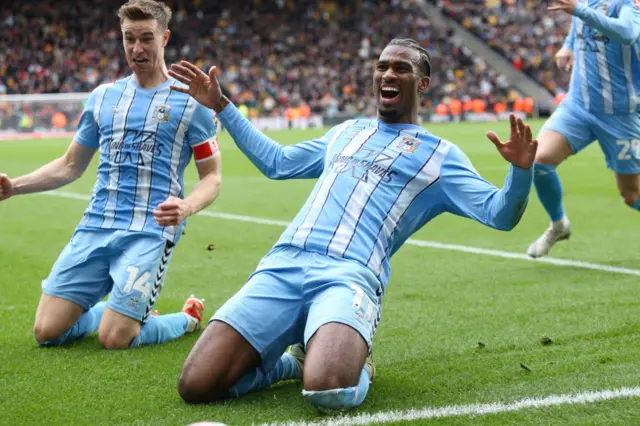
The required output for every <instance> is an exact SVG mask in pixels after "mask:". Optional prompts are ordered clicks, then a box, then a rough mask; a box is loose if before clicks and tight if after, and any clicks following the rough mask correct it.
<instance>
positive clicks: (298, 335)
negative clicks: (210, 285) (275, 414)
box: [211, 247, 382, 371]
mask: <svg viewBox="0 0 640 426" xmlns="http://www.w3.org/2000/svg"><path fill="white" fill-rule="evenodd" d="M381 303H382V290H381V286H380V283H379V281H378V280H377V278H376V277H375V275H374V274H373V272H371V271H370V270H369V269H368V268H366V267H364V266H362V265H360V264H359V263H356V262H352V261H349V260H345V259H336V258H332V257H329V256H325V255H323V254H318V253H311V252H308V251H304V250H300V249H297V248H294V247H277V248H274V249H273V250H272V251H271V252H270V253H268V254H267V255H266V256H265V257H264V258H263V259H262V261H261V262H260V264H259V265H258V267H257V269H256V271H255V272H254V273H253V274H252V275H251V276H250V277H249V280H248V281H247V283H246V284H245V285H244V287H242V289H240V291H238V293H236V294H235V295H234V296H233V297H232V298H231V299H229V300H228V301H227V302H226V303H225V304H224V305H223V306H222V307H221V308H220V309H219V310H218V311H217V312H216V313H215V314H214V315H213V317H212V318H211V321H214V320H218V321H222V322H225V323H227V324H229V325H230V326H231V327H233V328H234V329H235V330H237V331H238V332H239V333H240V334H241V335H242V336H243V337H244V338H245V339H247V341H248V342H249V343H250V344H251V345H252V346H253V347H254V348H255V349H256V350H257V351H258V353H260V356H261V358H262V362H263V363H262V366H261V367H262V368H263V369H264V370H265V371H268V370H269V369H271V368H272V367H273V366H274V365H275V363H276V362H277V361H278V359H279V358H280V356H281V355H282V354H283V353H284V351H285V350H286V348H287V346H289V345H292V344H296V343H301V342H304V344H305V345H306V344H307V343H308V342H309V340H310V339H311V338H312V337H313V335H314V334H315V332H316V331H317V330H318V329H319V328H320V327H322V326H323V325H324V324H327V323H331V322H337V323H341V324H346V325H348V326H350V327H351V328H353V329H355V330H356V331H357V332H358V333H359V334H360V335H361V336H362V338H363V339H364V341H365V342H366V343H367V345H368V346H369V350H371V345H372V341H373V336H374V334H375V330H376V327H377V326H378V323H379V321H380V308H381Z"/></svg>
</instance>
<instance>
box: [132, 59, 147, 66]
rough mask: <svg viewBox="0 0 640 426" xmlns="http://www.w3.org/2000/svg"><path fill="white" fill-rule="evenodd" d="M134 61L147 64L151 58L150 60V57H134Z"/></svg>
mask: <svg viewBox="0 0 640 426" xmlns="http://www.w3.org/2000/svg"><path fill="white" fill-rule="evenodd" d="M133 62H135V63H136V64H138V65H142V64H147V63H149V60H148V59H145V58H134V59H133Z"/></svg>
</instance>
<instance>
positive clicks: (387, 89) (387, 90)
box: [380, 86, 400, 101]
mask: <svg viewBox="0 0 640 426" xmlns="http://www.w3.org/2000/svg"><path fill="white" fill-rule="evenodd" d="M399 94H400V89H398V88H397V87H394V86H382V87H381V88H380V96H381V97H382V99H385V100H388V101H390V100H393V99H395V98H397V97H398V95H399Z"/></svg>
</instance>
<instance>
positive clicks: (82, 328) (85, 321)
mask: <svg viewBox="0 0 640 426" xmlns="http://www.w3.org/2000/svg"><path fill="white" fill-rule="evenodd" d="M106 307H107V303H106V302H100V303H97V304H96V305H95V306H94V307H93V308H91V309H89V310H88V311H87V312H85V313H83V314H82V315H80V318H78V321H76V323H75V324H73V325H72V326H71V328H70V329H68V330H67V331H65V332H64V333H63V334H62V336H60V337H58V338H57V339H56V340H50V341H48V342H43V343H40V345H42V346H59V345H61V344H63V343H66V342H72V341H74V340H77V339H82V338H83V337H84V336H88V335H89V334H91V333H93V332H94V331H96V330H97V329H98V327H100V320H101V319H102V314H103V313H104V308H106Z"/></svg>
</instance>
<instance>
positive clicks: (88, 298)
mask: <svg viewBox="0 0 640 426" xmlns="http://www.w3.org/2000/svg"><path fill="white" fill-rule="evenodd" d="M172 251H173V244H172V243H170V242H168V241H167V240H165V239H163V238H162V237H160V236H159V235H154V234H150V233H143V232H132V231H122V230H109V229H98V228H96V229H82V230H76V232H75V233H74V234H73V236H72V237H71V241H69V243H68V244H67V246H66V247H65V248H64V249H63V250H62V253H60V256H59V257H58V260H57V261H56V263H55V264H54V265H53V268H52V270H51V273H50V274H49V277H48V278H47V279H46V280H44V281H43V282H42V292H43V293H44V294H48V295H50V296H57V297H60V298H63V299H66V300H70V301H71V302H74V303H76V304H78V305H80V306H82V307H83V308H84V309H85V310H88V309H90V308H91V307H92V306H93V305H95V304H96V303H98V302H99V301H100V300H102V298H104V297H105V296H106V295H107V294H109V293H110V294H109V299H108V302H107V306H108V307H109V308H110V309H112V310H114V311H116V312H119V313H121V314H123V315H126V316H127V317H129V318H133V319H136V320H139V321H143V322H144V321H145V320H146V319H147V317H148V315H149V313H150V312H151V308H153V305H154V304H155V302H156V300H157V299H158V296H159V295H160V291H161V290H162V285H163V283H164V279H165V277H166V272H167V266H168V264H169V261H170V260H171V254H172Z"/></svg>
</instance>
